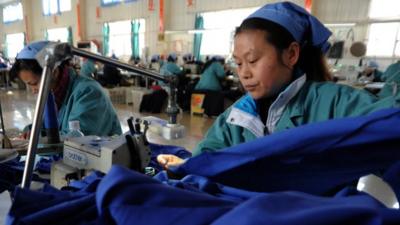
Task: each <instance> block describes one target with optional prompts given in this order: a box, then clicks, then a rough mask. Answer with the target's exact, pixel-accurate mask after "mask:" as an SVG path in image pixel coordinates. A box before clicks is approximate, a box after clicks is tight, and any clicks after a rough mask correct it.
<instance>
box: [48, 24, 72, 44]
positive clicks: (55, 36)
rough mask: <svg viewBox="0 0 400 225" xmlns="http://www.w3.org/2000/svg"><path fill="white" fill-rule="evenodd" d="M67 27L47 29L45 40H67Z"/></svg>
mask: <svg viewBox="0 0 400 225" xmlns="http://www.w3.org/2000/svg"><path fill="white" fill-rule="evenodd" d="M68 35H69V33H68V28H66V27H62V28H55V29H48V30H47V40H49V41H59V42H68Z"/></svg>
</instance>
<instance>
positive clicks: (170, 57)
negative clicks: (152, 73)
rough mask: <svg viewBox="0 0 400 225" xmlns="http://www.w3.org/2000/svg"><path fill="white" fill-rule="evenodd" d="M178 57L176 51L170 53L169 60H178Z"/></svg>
mask: <svg viewBox="0 0 400 225" xmlns="http://www.w3.org/2000/svg"><path fill="white" fill-rule="evenodd" d="M177 59H178V57H177V56H176V54H175V53H169V55H168V61H176V60H177Z"/></svg>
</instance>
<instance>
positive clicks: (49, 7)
mask: <svg viewBox="0 0 400 225" xmlns="http://www.w3.org/2000/svg"><path fill="white" fill-rule="evenodd" d="M42 6H43V14H44V15H46V16H48V15H53V14H57V13H61V12H66V11H71V0H42Z"/></svg>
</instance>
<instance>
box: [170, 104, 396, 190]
mask: <svg viewBox="0 0 400 225" xmlns="http://www.w3.org/2000/svg"><path fill="white" fill-rule="evenodd" d="M393 124H400V109H385V110H380V111H377V112H375V113H372V114H370V115H368V116H362V117H356V118H344V119H336V120H330V121H325V122H320V123H313V124H308V125H304V126H300V127H296V128H293V129H289V130H285V131H282V132H278V133H275V134H272V135H268V136H265V137H263V138H258V139H256V140H254V141H251V142H247V143H243V144H240V145H236V146H233V147H230V148H225V149H223V150H221V151H218V152H203V153H202V154H200V155H198V156H196V157H192V158H190V159H188V160H187V161H186V163H185V164H183V165H182V166H181V167H178V168H175V170H173V171H174V172H175V173H178V174H181V175H187V174H195V175H200V176H205V177H208V178H210V179H212V180H213V181H215V182H218V183H222V184H224V185H229V186H233V187H237V188H241V189H245V190H251V191H260V192H272V191H282V190H296V191H302V192H307V193H310V194H325V193H328V192H330V191H332V190H335V188H337V187H338V186H339V185H342V184H346V183H349V182H352V181H353V180H354V179H356V178H357V177H360V176H363V175H365V174H367V173H373V172H378V171H380V170H381V169H385V168H387V167H388V166H389V165H391V164H393V163H395V162H396V161H400V154H399V150H398V146H399V144H400V126H393ZM221 162H223V163H221ZM208 165H213V166H208ZM232 174H235V176H232ZM249 174H251V176H249ZM260 178H262V179H260Z"/></svg>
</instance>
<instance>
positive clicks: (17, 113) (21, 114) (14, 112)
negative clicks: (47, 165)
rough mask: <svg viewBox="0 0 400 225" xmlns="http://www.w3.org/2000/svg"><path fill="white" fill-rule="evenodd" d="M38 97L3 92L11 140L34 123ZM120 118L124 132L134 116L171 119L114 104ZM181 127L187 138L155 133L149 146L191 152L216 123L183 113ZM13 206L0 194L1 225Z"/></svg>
mask: <svg viewBox="0 0 400 225" xmlns="http://www.w3.org/2000/svg"><path fill="white" fill-rule="evenodd" d="M36 97H37V96H35V95H32V94H31V93H30V92H29V93H28V92H27V91H26V90H11V91H9V90H5V89H1V90H0V103H1V108H2V110H3V117H4V125H5V130H6V131H9V136H15V135H16V134H17V133H18V130H22V129H23V128H24V127H25V126H26V125H28V124H30V123H32V118H33V116H34V109H35V103H36ZM114 107H115V108H116V110H117V113H118V118H119V120H120V122H121V127H122V130H123V131H124V132H126V131H128V129H129V128H128V125H127V122H126V121H127V119H128V118H129V117H131V116H134V117H144V116H154V117H159V118H161V119H168V117H167V115H166V114H165V113H160V114H148V113H147V114H146V113H145V114H143V113H139V112H137V111H133V106H132V105H125V104H115V105H114ZM177 120H178V123H179V124H181V125H183V126H184V127H185V136H184V138H180V139H175V140H166V139H165V138H163V137H161V136H159V135H158V134H156V133H153V132H151V131H150V132H149V133H148V135H147V136H148V138H149V140H150V142H153V143H159V144H167V145H177V146H182V147H185V148H186V149H188V150H190V151H191V150H192V149H193V148H194V147H195V146H196V144H197V143H198V142H199V141H200V140H201V139H202V138H203V136H204V134H205V132H206V131H207V130H208V128H209V127H210V126H211V124H212V123H213V121H214V119H212V118H205V117H202V116H198V115H190V113H189V112H184V113H180V114H179V116H178V118H177ZM10 206H11V200H10V196H9V193H8V192H3V193H2V194H0V224H4V221H5V216H6V215H7V213H8V210H9V208H10Z"/></svg>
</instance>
